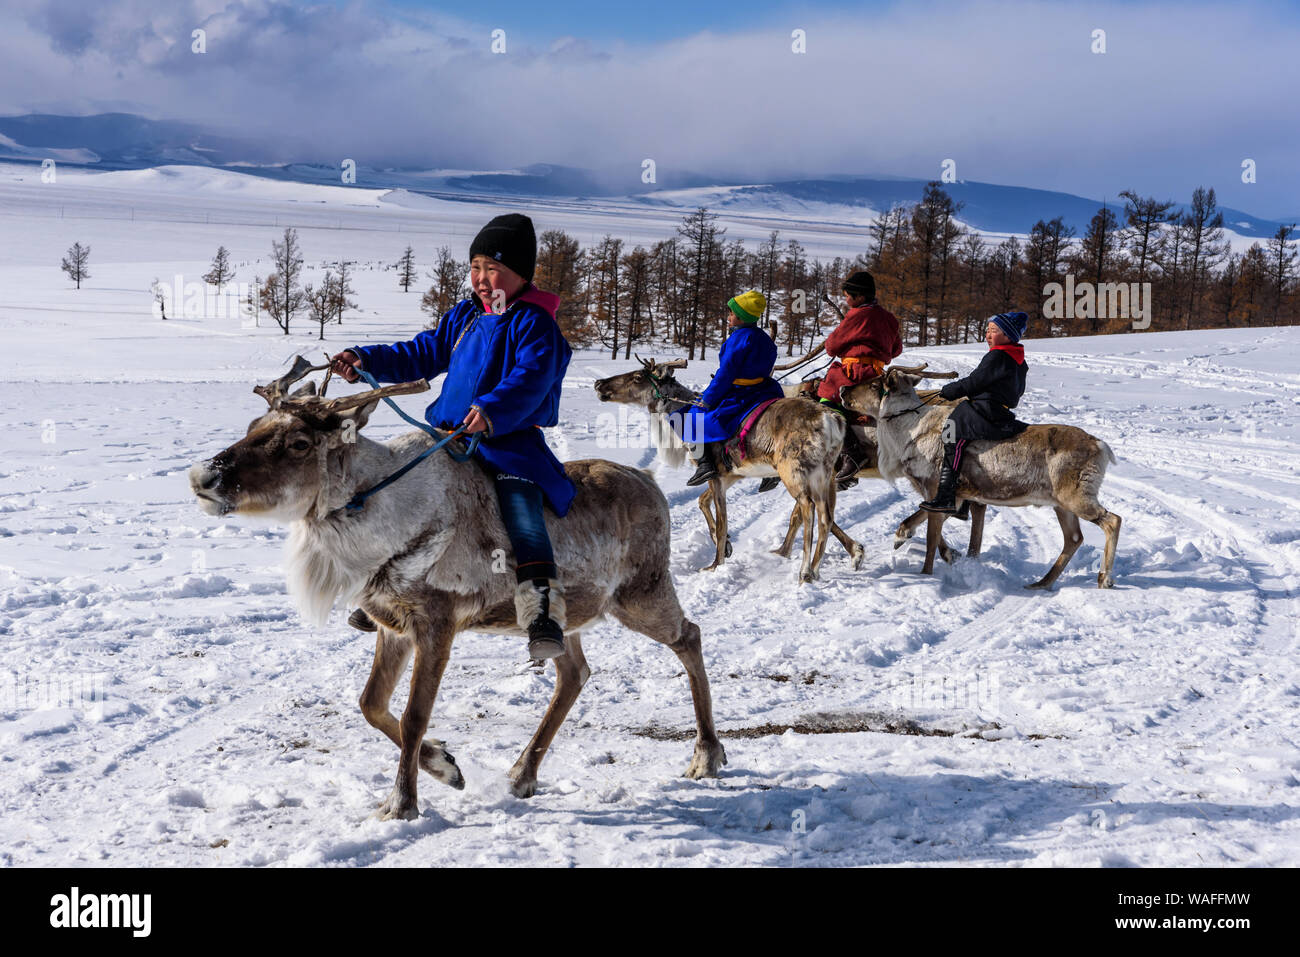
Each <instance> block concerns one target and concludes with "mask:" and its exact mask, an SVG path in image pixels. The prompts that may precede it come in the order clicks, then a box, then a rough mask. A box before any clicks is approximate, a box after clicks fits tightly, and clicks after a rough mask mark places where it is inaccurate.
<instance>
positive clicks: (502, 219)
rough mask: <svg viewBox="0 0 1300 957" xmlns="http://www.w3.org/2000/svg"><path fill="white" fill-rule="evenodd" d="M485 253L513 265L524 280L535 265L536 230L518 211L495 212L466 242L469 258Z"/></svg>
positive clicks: (528, 277) (488, 256) (531, 278)
mask: <svg viewBox="0 0 1300 957" xmlns="http://www.w3.org/2000/svg"><path fill="white" fill-rule="evenodd" d="M475 256H486V257H487V258H488V259H495V260H496V261H497V262H499V263H501V264H502V265H504V266H506V267H508V268H510V269H513V270H514V271H515V272H517V273H518V274H519V275H521V276H523V277H524V279H525V280H527V281H528V282H532V281H533V270H534V269H536V268H537V233H535V232H534V231H533V221H532V220H531V219H529V218H528V217H527V216H523V215H521V214H519V213H507V214H506V215H504V216H497V217H496V218H495V219H493V220H492V221H491V222H489V223H488V224H487V225H486V226H484V227H483V228H482V229H480V230H479V231H478V235H477V236H475V237H474V241H473V242H472V243H470V245H469V258H470V261H471V262H472V261H473V259H474V257H475Z"/></svg>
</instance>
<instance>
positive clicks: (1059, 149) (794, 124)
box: [0, 0, 1300, 221]
mask: <svg viewBox="0 0 1300 957" xmlns="http://www.w3.org/2000/svg"><path fill="white" fill-rule="evenodd" d="M3 16H4V20H3V23H2V24H0V25H2V26H3V29H0V112H3V113H24V112H37V111H40V112H56V113H76V114H86V113H99V112H107V111H123V112H134V113H140V114H143V115H145V116H149V117H153V118H159V119H172V120H185V121H190V122H194V123H199V124H204V125H210V126H219V127H222V128H225V129H227V130H229V131H231V132H234V133H239V134H243V135H245V136H252V137H255V138H258V139H259V140H260V141H262V142H265V143H270V144H275V145H276V146H277V147H279V148H280V149H282V151H283V152H284V153H285V154H286V155H291V156H294V157H298V158H301V157H303V156H310V157H311V158H314V159H318V160H320V161H324V162H337V161H338V160H339V159H341V158H343V157H350V158H355V159H356V160H357V162H358V163H360V164H361V165H363V166H365V165H373V166H382V165H406V166H420V167H455V168H472V169H503V168H516V167H519V166H524V165H528V164H531V163H543V162H544V163H558V164H565V165H572V166H581V167H585V168H593V169H595V170H597V171H599V172H601V173H602V174H604V175H605V176H606V177H608V178H609V179H610V181H611V182H612V183H614V184H619V183H623V182H627V183H628V185H629V188H630V189H631V188H636V187H639V185H640V184H639V177H640V173H641V168H642V163H643V161H644V160H645V159H653V160H654V161H655V163H656V164H657V167H658V169H660V170H662V171H673V172H677V173H703V174H706V175H710V176H716V177H719V178H728V179H731V180H736V179H744V180H747V181H754V182H764V181H769V180H771V179H777V178H796V177H812V176H821V175H825V174H833V173H840V174H858V175H872V174H884V175H895V176H908V177H918V178H933V177H937V176H938V174H939V172H940V169H941V167H942V164H943V162H944V161H945V160H949V159H951V160H953V161H954V162H955V164H956V174H957V176H958V178H960V179H965V180H978V181H983V182H992V183H1004V184H1011V185H1020V186H1033V187H1037V188H1042V189H1055V190H1062V191H1066V192H1071V193H1076V194H1080V195H1084V196H1091V197H1094V198H1098V199H1101V198H1112V199H1113V198H1114V197H1115V196H1116V195H1117V194H1118V192H1119V191H1120V190H1121V189H1126V188H1132V189H1135V190H1137V191H1139V192H1140V193H1143V194H1146V195H1155V196H1158V197H1160V198H1170V199H1176V200H1180V201H1186V200H1187V199H1188V198H1189V197H1190V195H1191V191H1192V189H1194V188H1195V187H1197V186H1213V187H1214V188H1215V189H1216V191H1217V193H1218V197H1219V201H1220V203H1221V204H1223V205H1228V206H1233V207H1236V208H1239V209H1243V210H1246V211H1248V212H1251V213H1254V214H1256V215H1259V216H1263V217H1267V218H1272V219H1280V218H1286V219H1287V220H1288V221H1290V219H1291V218H1293V217H1300V162H1298V161H1297V157H1300V124H1297V123H1296V122H1295V117H1296V114H1297V108H1296V104H1295V91H1296V90H1300V56H1297V55H1296V51H1297V50H1300V23H1298V22H1297V21H1298V19H1300V18H1298V17H1297V7H1296V5H1295V4H1279V3H1273V2H1268V0H1243V2H1238V3H1234V4H1231V5H1226V4H1214V3H1207V2H1176V0H1142V2H1088V3H1071V2H1054V3H1047V2H1036V0H940V2H935V3H927V4H914V3H878V2H869V3H862V4H830V5H827V4H822V3H818V4H779V3H737V2H724V3H720V4H713V3H708V4H706V3H689V2H683V0H667V2H663V3H655V2H646V3H633V4H613V5H605V4H596V3H588V2H582V3H577V4H563V5H558V6H557V5H553V4H546V3H522V2H504V3H493V4H479V5H470V4H465V5H461V4H457V5H451V4H430V3H418V2H414V0H330V2H325V0H321V2H315V3H300V2H290V0H98V2H97V3H94V4H87V5H82V4H67V3H66V2H57V0H5V12H4V14H3ZM198 26H201V27H202V28H203V29H204V30H206V31H207V40H208V43H207V52H206V53H205V54H204V55H194V54H193V53H192V51H191V44H190V35H191V31H192V30H193V29H194V28H195V27H198ZM796 27H798V28H800V29H803V30H805V31H806V37H807V39H806V52H804V53H796V52H795V51H794V50H792V48H791V36H790V34H791V30H792V29H794V28H796ZM496 28H500V29H504V30H505V31H506V36H507V51H506V53H505V54H504V55H501V54H494V53H493V52H492V51H491V49H490V42H491V39H490V34H491V31H492V30H493V29H496ZM1097 29H1102V30H1104V31H1105V40H1106V50H1105V52H1104V53H1098V52H1094V51H1093V49H1092V48H1093V46H1094V40H1093V31H1094V30H1097ZM1246 160H1253V161H1254V163H1255V164H1256V171H1257V172H1256V182H1255V183H1249V184H1248V183H1243V182H1242V181H1241V175H1240V174H1241V164H1242V163H1243V162H1244V161H1246Z"/></svg>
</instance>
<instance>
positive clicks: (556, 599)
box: [515, 578, 565, 661]
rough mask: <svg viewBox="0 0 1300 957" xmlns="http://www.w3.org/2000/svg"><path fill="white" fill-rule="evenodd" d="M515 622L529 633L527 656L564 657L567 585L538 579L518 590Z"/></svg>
mask: <svg viewBox="0 0 1300 957" xmlns="http://www.w3.org/2000/svg"><path fill="white" fill-rule="evenodd" d="M515 620H516V621H517V622H518V624H519V627H520V628H523V629H525V630H526V631H527V632H528V657H529V658H532V659H533V660H534V661H544V660H546V659H547V658H558V657H559V656H560V655H562V654H564V625H565V607H564V586H563V585H561V584H560V583H559V582H558V581H556V580H555V579H553V578H551V579H547V578H535V579H533V580H532V581H526V582H520V583H519V584H518V586H517V587H516V588H515Z"/></svg>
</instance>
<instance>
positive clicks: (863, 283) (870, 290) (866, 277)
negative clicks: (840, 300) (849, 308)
mask: <svg viewBox="0 0 1300 957" xmlns="http://www.w3.org/2000/svg"><path fill="white" fill-rule="evenodd" d="M844 291H845V292H851V293H853V294H854V295H855V296H863V297H865V298H866V300H867V302H871V300H873V299H875V298H876V280H875V279H874V278H873V277H872V275H871V273H869V272H866V271H865V270H861V269H860V270H858V271H857V272H855V273H854V274H853V275H852V276H850V277H849V278H848V279H846V280H844Z"/></svg>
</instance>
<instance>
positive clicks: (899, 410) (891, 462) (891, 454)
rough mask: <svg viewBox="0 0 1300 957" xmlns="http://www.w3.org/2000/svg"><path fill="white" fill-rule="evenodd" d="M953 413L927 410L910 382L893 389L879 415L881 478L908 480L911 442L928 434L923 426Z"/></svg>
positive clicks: (938, 408) (943, 409)
mask: <svg viewBox="0 0 1300 957" xmlns="http://www.w3.org/2000/svg"><path fill="white" fill-rule="evenodd" d="M950 411H951V407H950V406H946V405H944V406H934V407H932V408H926V407H925V403H924V402H922V401H921V397H920V396H919V395H917V394H916V388H915V386H914V385H913V384H912V383H911V382H910V381H907V380H902V382H901V384H900V385H899V386H896V387H895V388H893V389H891V390H890V391H889V392H888V393H887V394H886V395H885V397H884V398H883V399H882V400H881V402H880V408H879V410H878V412H877V414H876V450H877V453H878V455H879V456H880V462H879V466H878V467H879V469H880V474H881V475H883V476H884V477H885V478H886V479H888V480H889V481H891V482H893V481H896V480H897V479H900V478H908V477H909V476H908V475H907V470H906V468H905V465H906V461H907V458H908V452H909V449H908V443H909V440H910V439H911V438H912V437H913V436H915V435H920V434H922V433H923V432H924V431H927V430H925V429H924V428H923V426H924V425H925V424H926V423H927V420H928V419H930V418H931V417H938V418H947V416H948V413H949V412H950Z"/></svg>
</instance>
